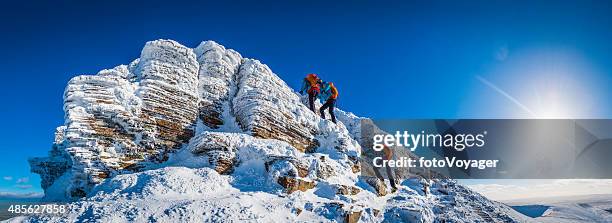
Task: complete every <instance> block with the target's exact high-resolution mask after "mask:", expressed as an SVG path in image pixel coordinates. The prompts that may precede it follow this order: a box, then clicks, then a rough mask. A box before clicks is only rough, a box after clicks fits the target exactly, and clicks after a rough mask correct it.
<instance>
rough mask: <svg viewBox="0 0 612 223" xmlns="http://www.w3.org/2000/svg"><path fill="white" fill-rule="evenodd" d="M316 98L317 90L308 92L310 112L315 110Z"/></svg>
mask: <svg viewBox="0 0 612 223" xmlns="http://www.w3.org/2000/svg"><path fill="white" fill-rule="evenodd" d="M316 98H317V92H314V91H312V92H308V107H309V108H310V110H311V111H312V112H315V106H314V102H315V99H316ZM315 114H316V112H315Z"/></svg>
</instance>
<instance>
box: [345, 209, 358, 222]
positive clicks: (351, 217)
mask: <svg viewBox="0 0 612 223" xmlns="http://www.w3.org/2000/svg"><path fill="white" fill-rule="evenodd" d="M359 218H361V211H348V212H347V213H346V215H345V217H344V222H346V223H357V222H359Z"/></svg>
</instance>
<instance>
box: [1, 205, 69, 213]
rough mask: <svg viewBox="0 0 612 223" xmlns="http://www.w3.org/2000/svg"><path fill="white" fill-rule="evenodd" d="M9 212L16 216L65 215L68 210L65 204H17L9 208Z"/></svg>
mask: <svg viewBox="0 0 612 223" xmlns="http://www.w3.org/2000/svg"><path fill="white" fill-rule="evenodd" d="M7 211H8V212H10V213H14V214H63V213H66V211H67V209H66V205H64V204H16V205H11V206H9V208H8V210H7Z"/></svg>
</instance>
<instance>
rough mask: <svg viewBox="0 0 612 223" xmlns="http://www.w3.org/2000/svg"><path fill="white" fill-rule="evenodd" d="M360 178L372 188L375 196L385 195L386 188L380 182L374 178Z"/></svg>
mask: <svg viewBox="0 0 612 223" xmlns="http://www.w3.org/2000/svg"><path fill="white" fill-rule="evenodd" d="M360 178H361V179H363V180H364V181H365V182H366V183H368V184H369V185H370V186H372V187H373V188H374V191H375V192H376V194H378V196H385V195H387V186H386V185H385V183H384V182H383V181H382V180H380V179H378V178H376V177H370V176H360Z"/></svg>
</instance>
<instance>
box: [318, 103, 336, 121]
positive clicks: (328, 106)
mask: <svg viewBox="0 0 612 223" xmlns="http://www.w3.org/2000/svg"><path fill="white" fill-rule="evenodd" d="M335 105H336V99H327V101H326V102H325V104H323V106H321V109H319V112H321V118H322V119H325V109H328V110H329V115H330V116H331V119H332V122H334V123H336V115H334V106H335Z"/></svg>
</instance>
